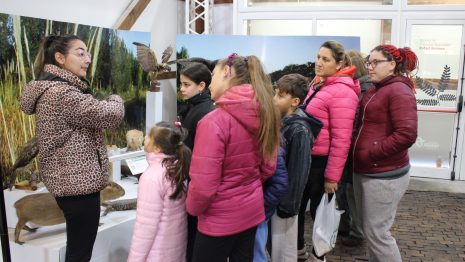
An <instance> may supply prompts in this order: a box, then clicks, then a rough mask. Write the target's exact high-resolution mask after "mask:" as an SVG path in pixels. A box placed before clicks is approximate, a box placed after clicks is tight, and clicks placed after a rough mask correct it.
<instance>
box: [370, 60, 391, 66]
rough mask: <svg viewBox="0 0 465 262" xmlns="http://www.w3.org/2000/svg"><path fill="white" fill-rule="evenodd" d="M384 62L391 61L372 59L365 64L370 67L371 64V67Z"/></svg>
mask: <svg viewBox="0 0 465 262" xmlns="http://www.w3.org/2000/svg"><path fill="white" fill-rule="evenodd" d="M383 62H390V60H376V59H375V60H371V61H366V62H365V66H366V67H367V68H368V67H369V66H370V65H371V68H375V67H376V66H377V65H378V64H379V63H383Z"/></svg>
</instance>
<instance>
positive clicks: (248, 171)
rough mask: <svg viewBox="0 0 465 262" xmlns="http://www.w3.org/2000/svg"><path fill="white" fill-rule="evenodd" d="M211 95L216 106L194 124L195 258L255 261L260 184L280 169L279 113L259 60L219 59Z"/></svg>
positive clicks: (191, 196) (191, 197) (190, 199)
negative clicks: (254, 250)
mask: <svg viewBox="0 0 465 262" xmlns="http://www.w3.org/2000/svg"><path fill="white" fill-rule="evenodd" d="M210 90H211V96H212V99H213V100H214V101H215V103H216V109H215V110H213V111H212V112H210V113H209V114H207V115H206V116H205V117H204V118H202V120H200V122H199V123H198V124H197V133H196V135H195V142H194V144H195V147H194V152H193V154H192V164H191V167H190V171H189V176H190V178H191V182H190V183H189V190H188V192H187V200H186V208H187V211H188V212H189V213H190V214H191V215H194V216H198V218H199V222H198V232H197V234H196V239H195V244H194V254H193V261H194V262H205V261H209V262H217V261H218V262H226V261H227V259H228V258H229V261H231V262H235V261H240V262H247V261H252V260H253V247H254V240H255V232H256V229H257V225H258V224H260V223H262V222H263V221H264V220H265V212H264V201H263V191H262V182H263V181H265V180H266V179H268V177H270V176H271V175H272V174H273V173H274V170H275V168H276V161H277V149H278V146H279V136H280V130H279V129H280V117H279V112H278V110H277V108H276V107H275V106H274V104H273V90H272V87H271V81H270V78H269V77H268V75H267V74H266V73H265V72H264V71H263V68H262V65H261V63H260V60H258V58H257V57H255V56H247V57H241V56H237V55H236V54H232V55H231V56H229V57H228V58H227V59H224V60H220V61H219V62H218V64H217V65H216V67H215V69H214V70H213V76H212V82H211V84H210Z"/></svg>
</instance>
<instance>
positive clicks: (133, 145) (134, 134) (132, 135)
mask: <svg viewBox="0 0 465 262" xmlns="http://www.w3.org/2000/svg"><path fill="white" fill-rule="evenodd" d="M143 143H144V133H143V132H142V131H139V130H137V129H132V130H129V131H128V132H127V133H126V151H127V152H129V151H136V150H141V149H142V144H143Z"/></svg>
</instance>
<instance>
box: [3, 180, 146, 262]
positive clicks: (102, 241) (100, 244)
mask: <svg viewBox="0 0 465 262" xmlns="http://www.w3.org/2000/svg"><path fill="white" fill-rule="evenodd" d="M136 183H137V179H136V178H133V177H128V178H123V179H122V180H120V181H118V184H120V185H121V186H122V187H123V188H124V190H125V195H124V196H123V197H121V198H119V199H129V198H136V197H137V184H136ZM19 191H23V190H12V191H8V190H6V191H4V193H5V202H7V203H11V202H12V203H14V202H15V201H16V200H15V201H13V198H18V197H19V196H21V193H22V194H23V196H24V195H27V194H31V193H30V192H19ZM44 191H45V190H42V191H41V192H44ZM45 192H46V191H45ZM34 193H38V192H34ZM19 198H21V197H19ZM19 198H18V199H19ZM7 205H8V204H7ZM6 209H7V222H8V227H9V229H8V233H9V239H10V250H11V259H12V261H37V262H42V261H43V262H59V261H65V260H64V257H65V252H66V226H65V224H59V225H54V226H43V227H40V228H38V229H37V231H36V232H34V233H30V232H27V231H25V230H22V231H21V234H20V240H21V241H24V242H25V243H24V244H23V245H19V244H16V243H15V242H14V227H15V226H16V222H14V223H13V226H11V223H10V222H12V221H10V220H12V216H13V215H14V221H17V218H16V211H15V209H14V207H13V206H12V205H8V206H7V208H6ZM103 210H104V207H102V211H103ZM135 218H136V210H128V211H114V212H111V213H109V214H108V215H106V216H104V217H100V223H102V225H101V226H100V227H99V229H98V234H97V238H96V240H95V244H94V249H93V253H92V259H91V261H92V262H109V261H111V262H113V261H115V262H118V261H126V260H127V256H128V253H129V248H130V245H131V238H132V231H133V227H134V222H135Z"/></svg>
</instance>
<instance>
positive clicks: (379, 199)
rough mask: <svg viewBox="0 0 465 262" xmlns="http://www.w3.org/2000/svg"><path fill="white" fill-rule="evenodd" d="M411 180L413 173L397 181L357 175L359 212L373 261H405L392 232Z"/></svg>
mask: <svg viewBox="0 0 465 262" xmlns="http://www.w3.org/2000/svg"><path fill="white" fill-rule="evenodd" d="M409 181H410V176H409V174H406V175H404V176H402V177H399V178H396V179H377V178H370V177H366V176H362V175H358V174H354V177H353V185H354V193H355V203H356V209H357V212H358V214H359V217H360V218H361V222H362V225H363V231H364V233H365V237H366V240H367V245H368V260H369V261H370V262H381V261H382V262H384V261H389V262H401V261H402V258H401V256H400V252H399V248H398V247H397V243H396V240H395V239H394V237H392V235H391V232H390V230H391V227H392V224H393V223H394V218H395V216H396V211H397V206H398V204H399V202H400V200H401V198H402V196H403V195H404V193H405V191H406V190H407V187H408V184H409Z"/></svg>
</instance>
